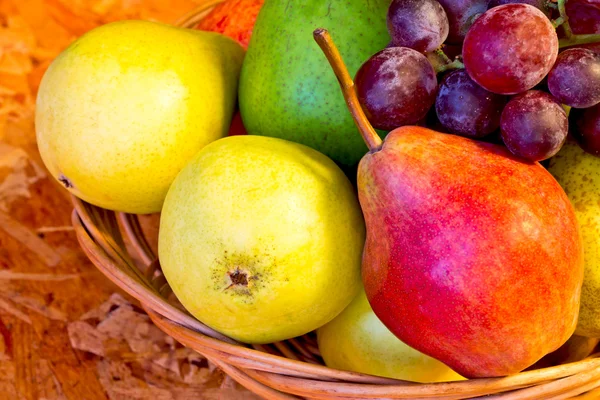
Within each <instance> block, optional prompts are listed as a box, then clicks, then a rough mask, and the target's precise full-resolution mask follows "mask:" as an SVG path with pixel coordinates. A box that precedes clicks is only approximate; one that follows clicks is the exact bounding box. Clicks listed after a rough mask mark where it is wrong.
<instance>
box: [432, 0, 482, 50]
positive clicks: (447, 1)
mask: <svg viewBox="0 0 600 400" xmlns="http://www.w3.org/2000/svg"><path fill="white" fill-rule="evenodd" d="M438 1H439V2H440V4H441V5H442V7H444V10H446V14H447V15H448V21H449V23H450V32H449V33H448V40H447V42H448V43H452V44H462V42H463V40H465V35H466V34H467V31H468V30H469V28H470V27H471V25H472V24H473V22H475V20H476V19H477V17H478V16H479V15H481V14H483V13H484V12H485V11H486V10H487V8H488V0H438Z"/></svg>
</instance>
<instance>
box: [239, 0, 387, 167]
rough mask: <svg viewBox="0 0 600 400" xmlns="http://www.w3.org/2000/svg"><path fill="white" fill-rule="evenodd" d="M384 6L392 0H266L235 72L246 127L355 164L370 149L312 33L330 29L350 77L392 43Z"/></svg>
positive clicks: (339, 161)
mask: <svg viewBox="0 0 600 400" xmlns="http://www.w3.org/2000/svg"><path fill="white" fill-rule="evenodd" d="M389 5H390V0H370V1H364V0H351V1H346V0H329V1H323V0H293V1H291V0H266V1H265V3H264V5H263V8H262V9H261V11H260V14H259V16H258V18H257V21H256V24H255V26H254V31H253V34H252V39H251V40H250V45H249V47H248V52H247V54H246V59H245V61H244V65H243V67H242V73H241V76H240V87H239V103H240V111H241V114H242V119H243V121H244V125H245V126H246V129H247V130H248V132H249V133H250V134H252V135H263V136H272V137H278V138H282V139H287V140H291V141H294V142H298V143H302V144H304V145H307V146H310V147H312V148H314V149H317V150H319V151H320V152H322V153H324V154H325V155H327V156H329V157H331V158H332V159H333V160H334V161H336V162H338V163H339V164H341V165H343V166H353V165H354V164H356V163H358V161H359V160H360V159H361V157H362V156H364V154H365V153H366V152H367V150H368V149H367V147H366V146H365V143H364V142H363V140H362V138H361V136H360V134H359V133H358V131H357V129H356V127H355V125H354V122H353V120H352V116H351V115H350V114H349V113H348V110H347V108H346V104H345V103H344V98H343V97H342V96H340V95H339V86H338V83H337V80H336V77H335V75H334V73H333V71H332V70H331V67H330V66H329V63H328V62H327V60H326V59H325V56H324V55H323V53H322V52H321V50H320V49H319V46H318V45H317V44H316V43H315V41H314V39H313V31H314V30H315V29H317V28H327V29H328V30H329V32H330V33H331V35H332V36H333V38H334V39H335V42H336V44H337V46H338V47H339V49H340V52H341V54H342V56H343V58H344V61H345V62H346V64H347V66H348V69H349V71H350V73H352V74H355V73H356V72H357V71H358V69H359V68H360V66H361V65H362V64H363V63H364V62H365V61H367V59H369V57H371V56H372V55H373V54H375V53H376V52H378V51H380V50H382V49H383V48H385V47H386V45H387V44H388V43H389V42H390V36H389V34H388V32H387V28H386V14H387V9H388V7H389Z"/></svg>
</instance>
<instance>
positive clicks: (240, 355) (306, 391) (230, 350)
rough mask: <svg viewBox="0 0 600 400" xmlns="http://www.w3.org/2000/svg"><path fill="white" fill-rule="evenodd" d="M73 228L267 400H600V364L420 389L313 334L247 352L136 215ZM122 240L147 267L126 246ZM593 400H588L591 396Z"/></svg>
mask: <svg viewBox="0 0 600 400" xmlns="http://www.w3.org/2000/svg"><path fill="white" fill-rule="evenodd" d="M220 2H222V0H208V1H206V2H205V3H204V4H203V6H201V7H199V8H198V9H197V10H193V11H192V12H190V13H189V14H187V15H185V16H183V17H182V18H180V19H179V21H177V22H176V23H175V25H178V26H182V27H192V26H195V25H196V24H197V23H198V22H199V21H200V20H201V19H202V18H203V17H204V16H205V15H206V14H207V13H208V11H210V8H212V7H213V6H215V5H216V4H218V3H220ZM73 203H74V206H75V209H74V211H73V214H72V223H73V226H74V227H75V231H76V234H77V239H78V241H79V244H80V245H81V248H82V249H83V251H84V252H85V253H86V255H87V256H88V257H89V259H90V260H91V261H92V262H93V263H94V265H96V267H97V268H98V269H99V270H100V271H101V272H102V273H103V274H104V275H106V277H108V278H109V279H110V280H111V281H113V282H114V283H115V284H116V285H117V286H119V287H120V288H121V289H123V290H124V291H125V292H127V293H128V294H129V295H131V296H133V297H134V298H136V299H137V300H138V301H139V302H140V303H141V304H142V306H143V308H144V309H145V311H146V312H147V313H148V315H149V316H150V318H151V319H152V321H153V322H154V323H155V324H156V325H157V326H158V327H159V328H160V329H162V330H163V331H164V332H166V333H167V334H168V335H170V336H172V337H173V338H174V339H176V340H177V341H179V342H180V343H182V344H183V345H184V346H187V347H189V348H192V349H194V350H195V351H197V352H199V353H201V354H202V355H204V356H205V357H206V358H207V359H209V360H210V361H211V362H213V363H214V364H216V365H217V366H218V367H220V368H221V369H222V370H223V371H224V372H225V373H227V374H228V375H230V376H231V377H232V378H233V379H235V380H236V381H238V382H239V383H240V384H242V385H243V386H245V387H246V388H248V389H249V390H251V391H253V392H255V393H257V394H259V395H261V396H263V397H265V398H268V399H298V398H310V399H382V398H385V399H437V400H454V399H467V398H469V399H470V398H480V397H482V396H485V399H488V400H492V399H520V400H525V399H569V398H573V397H576V396H579V397H578V398H579V399H586V400H587V399H590V400H591V399H600V358H597V357H595V356H591V357H589V358H587V359H585V360H582V361H579V362H576V363H571V364H566V365H559V366H556V367H551V368H546V369H541V370H534V371H527V372H523V373H520V374H517V375H513V376H509V377H504V378H487V379H473V380H468V381H461V382H449V383H436V384H417V383H413V382H405V381H399V380H394V379H389V378H381V377H374V376H369V375H364V374H359V373H353V372H346V371H339V370H334V369H331V368H327V367H325V366H324V365H323V361H322V359H321V357H320V354H319V349H318V347H317V342H316V338H315V335H314V334H308V335H305V336H303V337H300V338H295V339H290V340H287V341H285V342H278V343H272V344H270V345H253V346H250V345H246V344H243V343H238V342H236V341H235V340H233V339H231V338H228V337H226V336H224V335H222V334H220V333H218V332H216V331H214V330H213V329H211V328H209V327H208V326H206V325H204V324H202V323H201V322H200V321H198V320H196V319H195V318H194V317H192V316H191V315H190V314H188V313H187V312H186V311H185V310H184V309H183V307H182V306H181V305H180V304H179V302H178V301H177V299H176V298H175V296H174V295H173V292H172V291H171V288H170V287H169V285H168V283H167V281H166V279H165V277H164V275H163V274H162V271H161V269H160V264H159V261H158V258H157V257H156V255H155V254H154V253H153V251H152V249H151V248H150V246H149V244H148V241H147V240H146V238H145V237H144V234H143V232H142V229H141V226H140V224H139V221H138V218H137V217H136V216H135V215H130V214H123V213H114V212H112V211H108V210H105V209H102V208H99V207H96V206H93V205H91V204H88V203H86V202H84V201H81V200H79V199H77V198H75V197H73ZM123 235H124V236H125V237H126V238H127V240H128V242H129V243H130V244H131V246H130V248H132V249H133V251H134V252H135V253H136V254H135V256H136V258H137V259H138V260H142V262H141V263H139V262H138V263H136V262H134V257H132V254H130V253H129V252H128V250H127V247H126V246H125V241H124V239H123ZM585 393H587V394H585Z"/></svg>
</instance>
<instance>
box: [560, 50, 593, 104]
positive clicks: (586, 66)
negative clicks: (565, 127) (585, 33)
mask: <svg viewBox="0 0 600 400" xmlns="http://www.w3.org/2000/svg"><path fill="white" fill-rule="evenodd" d="M548 89H550V93H552V95H553V96H554V97H556V99H557V100H558V101H560V102H561V103H563V104H566V105H568V106H571V107H576V108H588V107H591V106H593V105H595V104H598V103H600V55H598V54H596V53H595V52H593V51H591V50H588V49H580V48H574V49H569V50H565V51H563V52H562V53H560V54H559V55H558V58H557V59H556V63H555V64H554V67H552V70H551V71H550V73H549V74H548Z"/></svg>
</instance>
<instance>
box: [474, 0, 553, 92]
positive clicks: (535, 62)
mask: <svg viewBox="0 0 600 400" xmlns="http://www.w3.org/2000/svg"><path fill="white" fill-rule="evenodd" d="M557 55H558V37H557V36H556V30H555V29H554V27H553V26H552V23H551V22H550V20H549V19H548V18H546V16H545V15H544V14H543V13H542V12H541V11H540V10H538V9H537V8H535V7H533V6H530V5H528V4H506V5H503V6H498V7H494V8H492V9H490V10H488V11H486V12H485V13H484V14H483V15H482V16H481V17H479V18H478V19H477V21H475V23H474V24H473V26H471V29H469V32H468V33H467V36H466V37H465V43H464V46H463V58H464V63H465V68H466V69H467V72H468V73H469V75H470V76H471V78H472V79H473V80H474V81H475V82H477V83H478V84H479V85H480V86H482V87H483V88H484V89H487V90H489V91H490V92H494V93H499V94H516V93H522V92H524V91H526V90H529V89H531V88H533V87H534V86H535V85H537V84H538V83H540V82H541V81H542V79H544V77H545V76H546V74H548V72H549V71H550V69H551V68H552V66H553V65H554V61H556V57H557Z"/></svg>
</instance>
